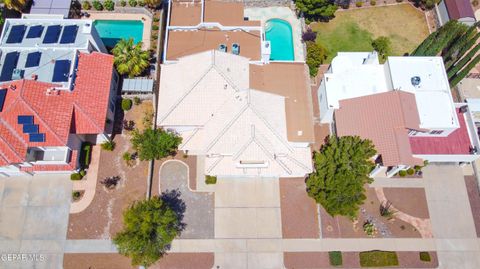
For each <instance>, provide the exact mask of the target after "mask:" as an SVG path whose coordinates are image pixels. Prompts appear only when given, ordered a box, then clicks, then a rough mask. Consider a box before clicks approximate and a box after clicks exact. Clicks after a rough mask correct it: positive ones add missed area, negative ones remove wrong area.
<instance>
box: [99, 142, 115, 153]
mask: <svg viewBox="0 0 480 269" xmlns="http://www.w3.org/2000/svg"><path fill="white" fill-rule="evenodd" d="M101 147H102V149H103V150H107V151H113V149H115V142H113V141H110V140H109V141H105V142H103V143H102V144H101Z"/></svg>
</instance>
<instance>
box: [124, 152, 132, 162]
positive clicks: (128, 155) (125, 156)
mask: <svg viewBox="0 0 480 269" xmlns="http://www.w3.org/2000/svg"><path fill="white" fill-rule="evenodd" d="M122 158H123V160H124V161H126V162H129V161H131V160H132V155H131V154H130V153H129V152H124V153H123V155H122Z"/></svg>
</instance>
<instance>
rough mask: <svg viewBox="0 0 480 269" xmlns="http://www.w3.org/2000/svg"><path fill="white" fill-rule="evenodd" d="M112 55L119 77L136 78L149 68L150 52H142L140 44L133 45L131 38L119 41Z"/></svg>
mask: <svg viewBox="0 0 480 269" xmlns="http://www.w3.org/2000/svg"><path fill="white" fill-rule="evenodd" d="M112 53H113V56H114V63H115V66H116V67H117V71H118V73H120V75H127V76H128V77H130V78H131V77H134V76H138V75H140V74H141V73H142V72H143V71H144V70H145V68H147V67H148V66H149V60H150V52H148V51H144V50H142V42H138V43H137V44H136V45H135V44H134V43H133V38H130V39H128V40H127V39H121V40H120V41H119V42H118V43H117V45H115V47H114V48H113V50H112Z"/></svg>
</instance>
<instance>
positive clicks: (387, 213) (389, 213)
mask: <svg viewBox="0 0 480 269" xmlns="http://www.w3.org/2000/svg"><path fill="white" fill-rule="evenodd" d="M391 206H392V202H390V201H386V202H384V203H381V204H380V216H382V217H385V218H387V219H391V218H393V215H395V211H393V210H391V209H390V207H391Z"/></svg>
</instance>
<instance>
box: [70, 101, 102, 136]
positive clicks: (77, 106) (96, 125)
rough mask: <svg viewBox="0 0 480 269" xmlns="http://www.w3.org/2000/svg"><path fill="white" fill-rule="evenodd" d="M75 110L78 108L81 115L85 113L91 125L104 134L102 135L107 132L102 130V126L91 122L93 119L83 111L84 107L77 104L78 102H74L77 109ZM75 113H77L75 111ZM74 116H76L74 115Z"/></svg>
mask: <svg viewBox="0 0 480 269" xmlns="http://www.w3.org/2000/svg"><path fill="white" fill-rule="evenodd" d="M75 108H77V109H78V110H79V111H80V112H81V113H83V114H84V116H85V117H87V118H88V119H89V122H90V123H93V125H95V127H97V128H98V130H97V131H98V132H102V133H103V132H104V131H105V130H102V128H101V127H100V126H98V124H97V123H96V122H95V121H93V120H90V119H91V118H92V117H90V116H89V115H88V114H87V112H85V111H84V110H83V108H82V106H80V105H79V104H77V102H76V101H73V109H75ZM73 112H75V110H74V111H73ZM72 116H74V115H73V114H72Z"/></svg>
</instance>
